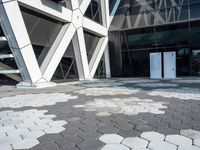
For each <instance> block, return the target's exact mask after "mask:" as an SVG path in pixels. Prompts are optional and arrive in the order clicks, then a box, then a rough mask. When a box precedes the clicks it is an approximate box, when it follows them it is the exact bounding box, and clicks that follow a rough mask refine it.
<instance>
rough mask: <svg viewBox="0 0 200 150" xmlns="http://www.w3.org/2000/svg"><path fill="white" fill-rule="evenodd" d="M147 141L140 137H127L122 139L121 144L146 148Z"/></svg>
mask: <svg viewBox="0 0 200 150" xmlns="http://www.w3.org/2000/svg"><path fill="white" fill-rule="evenodd" d="M148 143H149V142H148V141H147V140H144V139H141V138H139V137H128V138H125V139H124V140H123V141H122V144H124V145H126V146H128V147H130V148H133V149H135V148H146V147H147V145H148Z"/></svg>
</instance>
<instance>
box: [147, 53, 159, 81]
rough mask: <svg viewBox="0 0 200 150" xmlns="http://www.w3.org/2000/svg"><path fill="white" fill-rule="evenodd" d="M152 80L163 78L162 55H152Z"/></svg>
mask: <svg viewBox="0 0 200 150" xmlns="http://www.w3.org/2000/svg"><path fill="white" fill-rule="evenodd" d="M150 78H152V79H160V78H162V59H161V53H150Z"/></svg>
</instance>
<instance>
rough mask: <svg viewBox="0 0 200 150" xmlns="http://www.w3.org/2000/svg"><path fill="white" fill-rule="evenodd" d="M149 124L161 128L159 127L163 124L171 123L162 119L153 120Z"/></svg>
mask: <svg viewBox="0 0 200 150" xmlns="http://www.w3.org/2000/svg"><path fill="white" fill-rule="evenodd" d="M149 125H151V126H153V127H155V128H159V127H163V126H166V127H168V126H169V123H167V122H161V121H151V122H149Z"/></svg>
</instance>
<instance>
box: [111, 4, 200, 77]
mask: <svg viewBox="0 0 200 150" xmlns="http://www.w3.org/2000/svg"><path fill="white" fill-rule="evenodd" d="M199 8H200V1H195V0H171V1H169V0H163V1H154V0H140V1H139V0H137V1H136V0H132V1H126V2H125V1H123V2H121V4H120V7H119V9H118V13H117V16H116V17H115V18H114V21H116V20H120V19H119V18H120V16H121V18H122V16H124V19H123V20H124V21H123V22H122V23H120V25H119V24H117V25H116V24H115V22H113V23H112V28H110V33H109V34H110V35H109V36H110V53H111V55H116V56H117V57H116V58H111V64H112V65H111V71H112V75H113V76H150V60H149V59H150V58H149V54H150V53H152V52H167V51H175V52H176V67H177V75H178V76H190V75H191V76H193V75H200V59H199V55H200V52H199V49H200V38H199V35H200V34H199V32H200V15H199V14H200V13H199V12H200V9H199ZM122 9H123V10H124V11H123V12H122V11H121V10H122ZM119 43H120V44H119ZM116 62H118V64H119V65H118V66H116V65H114V64H116ZM115 70H117V72H116V71H115Z"/></svg>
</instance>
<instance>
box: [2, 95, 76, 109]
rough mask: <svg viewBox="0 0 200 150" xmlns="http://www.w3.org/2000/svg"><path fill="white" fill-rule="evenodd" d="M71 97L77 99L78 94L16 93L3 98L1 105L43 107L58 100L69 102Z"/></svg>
mask: <svg viewBox="0 0 200 150" xmlns="http://www.w3.org/2000/svg"><path fill="white" fill-rule="evenodd" d="M70 99H77V96H71V95H66V94H64V93H52V94H45V93H44V94H26V95H16V96H11V97H4V98H1V99H0V107H10V108H20V107H26V106H30V107H42V106H46V105H55V104H56V103H58V102H67V101H68V100H70Z"/></svg>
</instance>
